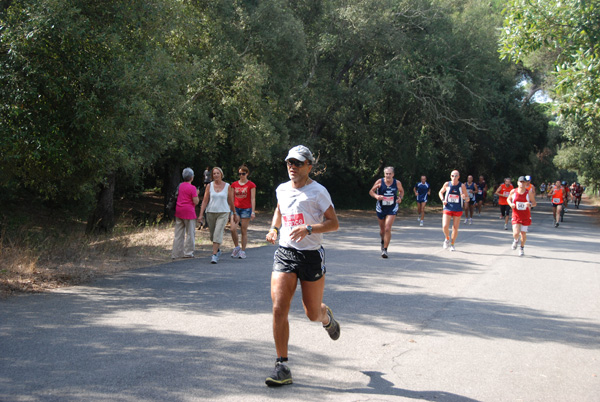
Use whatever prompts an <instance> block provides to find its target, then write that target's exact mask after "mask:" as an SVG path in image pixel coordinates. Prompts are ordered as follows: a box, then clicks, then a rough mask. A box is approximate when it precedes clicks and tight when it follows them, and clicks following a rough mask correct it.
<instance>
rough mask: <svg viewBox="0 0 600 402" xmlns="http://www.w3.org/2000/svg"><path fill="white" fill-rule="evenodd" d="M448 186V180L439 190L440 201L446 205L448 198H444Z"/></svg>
mask: <svg viewBox="0 0 600 402" xmlns="http://www.w3.org/2000/svg"><path fill="white" fill-rule="evenodd" d="M447 188H448V182H445V183H444V185H443V186H442V189H441V190H440V192H439V194H438V195H439V196H440V201H442V203H443V204H444V205H446V200H445V199H444V194H446V189H447Z"/></svg>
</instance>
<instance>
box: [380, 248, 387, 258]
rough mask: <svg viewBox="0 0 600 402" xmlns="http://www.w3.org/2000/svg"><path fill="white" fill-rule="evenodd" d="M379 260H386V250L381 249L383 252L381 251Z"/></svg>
mask: <svg viewBox="0 0 600 402" xmlns="http://www.w3.org/2000/svg"><path fill="white" fill-rule="evenodd" d="M381 258H388V255H387V250H386V249H383V250H382V251H381Z"/></svg>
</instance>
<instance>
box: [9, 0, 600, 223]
mask: <svg viewBox="0 0 600 402" xmlns="http://www.w3.org/2000/svg"><path fill="white" fill-rule="evenodd" d="M500 7H501V6H500V5H499V4H498V2H492V3H489V2H481V1H478V0H463V1H459V2H456V1H452V2H451V1H447V0H418V1H409V0H358V1H354V2H346V1H341V0H325V1H314V0H293V1H289V0H287V1H285V0H268V1H267V0H265V1H263V0H253V1H241V0H234V1H226V0H214V1H205V0H181V1H173V0H145V1H141V0H134V1H123V0H117V1H99V2H92V3H90V2H86V1H82V0H76V1H72V2H64V1H62V0H35V1H33V0H12V1H11V2H10V3H9V5H8V6H7V7H5V8H4V9H3V10H0V21H1V22H0V63H1V65H2V68H1V69H0V94H1V95H2V96H1V99H2V102H1V104H0V152H2V162H0V163H1V165H0V167H1V173H0V186H2V187H4V188H15V187H19V188H24V189H26V190H27V191H29V192H31V193H33V194H37V196H38V197H43V198H46V199H48V200H80V202H81V203H82V204H84V205H91V204H93V203H91V202H90V200H92V199H94V197H96V198H95V200H97V203H98V204H102V203H104V204H105V205H104V206H102V205H99V207H100V209H99V210H98V208H97V211H99V212H98V213H97V214H95V215H93V216H92V217H91V218H90V220H91V221H93V222H95V223H94V224H96V223H101V222H102V220H103V219H104V218H103V215H102V211H105V210H106V209H110V208H111V206H110V205H106V202H107V201H106V200H107V199H112V197H113V191H116V192H117V193H118V192H124V191H130V190H131V189H132V188H139V187H140V186H141V187H144V186H152V184H154V185H155V186H156V185H157V186H160V187H163V189H164V190H165V193H167V192H168V191H169V189H170V188H172V187H173V186H174V185H176V183H177V182H178V176H179V174H180V172H181V169H182V168H183V167H185V166H192V167H194V168H195V170H196V171H197V175H198V176H199V172H200V171H201V170H203V168H204V167H205V166H207V165H208V166H215V165H216V166H221V167H223V168H224V170H225V173H226V178H227V176H228V175H229V174H231V173H233V172H235V171H236V169H237V167H238V166H239V165H240V164H242V163H246V164H247V165H249V166H250V168H251V171H252V175H253V176H252V177H253V180H254V181H255V182H257V184H258V185H259V189H260V191H259V201H260V202H261V203H262V204H263V205H266V204H269V203H270V202H271V201H272V190H273V188H274V187H275V185H276V184H277V183H278V182H280V181H282V180H284V179H285V174H286V173H285V169H284V168H283V164H282V158H283V157H284V156H285V152H286V150H287V148H289V147H290V146H293V145H296V144H299V143H304V144H305V145H307V146H309V147H310V148H311V149H312V150H313V151H314V152H315V154H317V155H318V156H319V166H318V168H317V171H318V173H319V176H318V180H320V181H322V182H323V183H324V184H326V185H327V186H328V188H330V190H331V192H332V195H333V196H334V199H336V198H337V200H339V201H336V205H338V206H340V207H360V206H364V205H365V202H369V200H368V195H367V192H368V188H369V187H370V185H372V182H373V181H374V180H375V179H376V178H378V177H379V175H381V174H382V169H383V167H384V166H387V165H393V166H396V168H397V169H396V171H397V177H398V178H400V179H401V180H403V181H404V182H405V183H406V184H405V185H407V186H412V185H413V184H414V183H413V182H416V181H417V180H418V178H419V177H420V176H421V175H422V174H426V175H427V176H428V177H429V179H430V181H431V182H432V183H439V184H440V185H441V183H442V181H444V180H447V178H448V174H449V172H450V170H452V169H459V170H461V171H462V172H464V173H465V174H474V175H479V174H484V175H486V176H488V179H490V180H491V181H492V182H493V181H494V180H496V179H499V178H501V177H504V176H507V175H521V174H534V175H535V174H536V173H537V172H539V174H542V172H547V171H548V167H543V165H544V163H546V162H547V160H545V159H544V158H545V157H541V156H540V155H546V154H547V153H545V150H546V149H547V147H548V137H547V133H548V120H549V119H548V117H547V112H546V110H544V109H543V108H541V107H537V106H535V105H531V104H528V103H524V102H523V97H524V92H523V90H522V89H520V88H519V87H518V85H517V84H518V81H519V80H520V74H521V71H520V69H519V68H518V66H516V65H514V64H511V63H509V62H508V61H503V60H500V58H499V57H498V53H497V48H498V36H499V31H498V29H497V28H499V27H501V26H502V15H501V9H500ZM596 89H597V88H596ZM589 91H592V89H591V88H590V89H589ZM592 112H594V109H593V107H591V108H590V113H592ZM544 174H546V173H544ZM115 182H116V186H115ZM101 200H104V201H101ZM91 209H92V208H88V210H90V211H91ZM100 226H101V227H104V226H102V225H100ZM105 226H106V228H109V227H110V222H109V223H108V224H107V225H105Z"/></svg>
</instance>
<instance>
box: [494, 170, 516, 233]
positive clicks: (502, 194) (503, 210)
mask: <svg viewBox="0 0 600 402" xmlns="http://www.w3.org/2000/svg"><path fill="white" fill-rule="evenodd" d="M513 188H514V186H513V185H512V183H511V182H510V177H507V178H505V179H504V183H503V184H501V185H500V187H498V190H496V194H497V195H498V197H499V198H498V204H499V205H500V216H501V217H502V218H504V230H508V218H509V217H510V205H508V201H507V199H508V196H509V195H510V192H511V191H512V189H513Z"/></svg>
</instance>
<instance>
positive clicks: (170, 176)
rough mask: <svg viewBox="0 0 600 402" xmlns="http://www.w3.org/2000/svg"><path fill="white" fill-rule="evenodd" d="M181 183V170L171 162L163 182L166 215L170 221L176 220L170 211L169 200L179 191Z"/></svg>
mask: <svg viewBox="0 0 600 402" xmlns="http://www.w3.org/2000/svg"><path fill="white" fill-rule="evenodd" d="M179 183H181V169H180V168H179V166H177V164H175V163H173V162H169V163H168V164H167V166H166V169H165V178H164V181H163V195H164V197H165V198H164V202H163V205H164V213H165V217H168V219H174V218H175V217H174V216H173V214H172V213H171V211H169V210H168V208H167V203H168V202H169V198H171V194H173V193H174V192H175V190H177V186H178V185H179Z"/></svg>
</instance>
